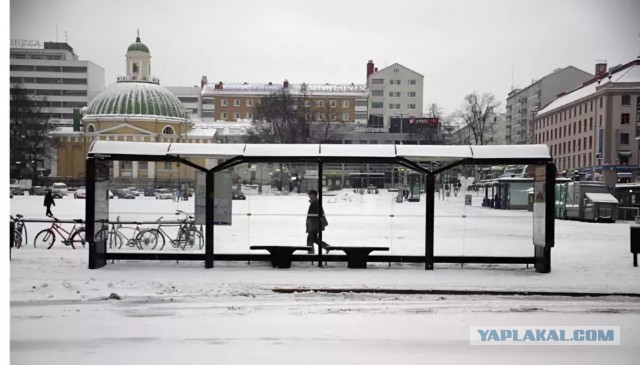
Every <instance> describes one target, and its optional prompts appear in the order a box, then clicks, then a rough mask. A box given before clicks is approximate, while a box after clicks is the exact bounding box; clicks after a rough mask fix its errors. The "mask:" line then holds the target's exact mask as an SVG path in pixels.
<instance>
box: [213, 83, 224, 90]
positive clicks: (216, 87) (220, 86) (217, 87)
mask: <svg viewBox="0 0 640 365" xmlns="http://www.w3.org/2000/svg"><path fill="white" fill-rule="evenodd" d="M222 88H223V84H222V81H220V82H219V83H217V84H216V86H214V90H222Z"/></svg>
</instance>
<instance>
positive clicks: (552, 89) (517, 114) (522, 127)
mask: <svg viewBox="0 0 640 365" xmlns="http://www.w3.org/2000/svg"><path fill="white" fill-rule="evenodd" d="M592 78H593V75H591V74H589V73H588V72H584V71H582V70H579V69H577V68H575V67H573V66H569V67H565V68H560V69H556V70H555V71H553V72H552V73H550V74H548V75H546V76H544V77H542V78H541V79H540V80H537V81H534V82H532V83H531V85H529V86H527V87H525V88H523V89H514V90H512V91H511V92H509V95H508V96H507V111H506V120H505V143H506V144H527V143H533V135H534V131H533V128H532V127H533V123H531V120H532V119H533V116H534V115H535V113H536V112H538V111H539V110H542V109H543V108H544V107H546V106H547V105H548V104H549V103H551V102H552V101H553V100H555V99H556V98H557V96H558V94H560V93H561V92H563V91H566V90H571V89H574V88H576V87H577V86H579V85H581V84H582V83H583V82H585V81H587V80H590V79H592Z"/></svg>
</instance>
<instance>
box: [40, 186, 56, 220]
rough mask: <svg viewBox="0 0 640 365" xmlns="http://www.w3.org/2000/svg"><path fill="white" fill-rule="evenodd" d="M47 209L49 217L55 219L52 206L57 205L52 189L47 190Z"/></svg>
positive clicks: (45, 201) (45, 204) (45, 197)
mask: <svg viewBox="0 0 640 365" xmlns="http://www.w3.org/2000/svg"><path fill="white" fill-rule="evenodd" d="M43 205H44V206H45V207H47V213H46V214H47V217H53V213H51V206H52V205H56V202H55V201H53V194H51V189H49V190H47V195H45V196H44V204H43Z"/></svg>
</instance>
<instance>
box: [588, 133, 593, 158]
mask: <svg viewBox="0 0 640 365" xmlns="http://www.w3.org/2000/svg"><path fill="white" fill-rule="evenodd" d="M592 147H593V136H589V149H591V148H592ZM589 163H591V162H589Z"/></svg>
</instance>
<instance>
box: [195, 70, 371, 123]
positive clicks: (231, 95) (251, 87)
mask: <svg viewBox="0 0 640 365" xmlns="http://www.w3.org/2000/svg"><path fill="white" fill-rule="evenodd" d="M283 91H286V92H288V93H289V94H290V95H293V96H294V97H296V98H300V99H304V101H303V102H304V106H305V107H309V108H310V112H311V113H312V115H313V120H314V121H317V122H324V121H329V122H342V123H359V124H366V123H367V96H368V90H367V88H366V86H364V85H355V84H349V85H336V84H323V85H316V84H305V83H302V84H290V83H289V82H288V81H287V80H285V81H284V82H283V83H282V84H273V83H268V84H248V83H244V84H224V83H223V82H219V83H217V84H215V85H206V86H205V87H204V90H203V92H202V97H203V103H204V100H205V99H209V98H213V103H214V107H213V110H215V120H216V121H236V122H237V121H251V120H253V117H254V116H253V113H254V109H255V106H256V105H257V103H258V102H259V101H260V99H261V98H263V97H265V96H268V95H270V94H273V93H279V92H283Z"/></svg>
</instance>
